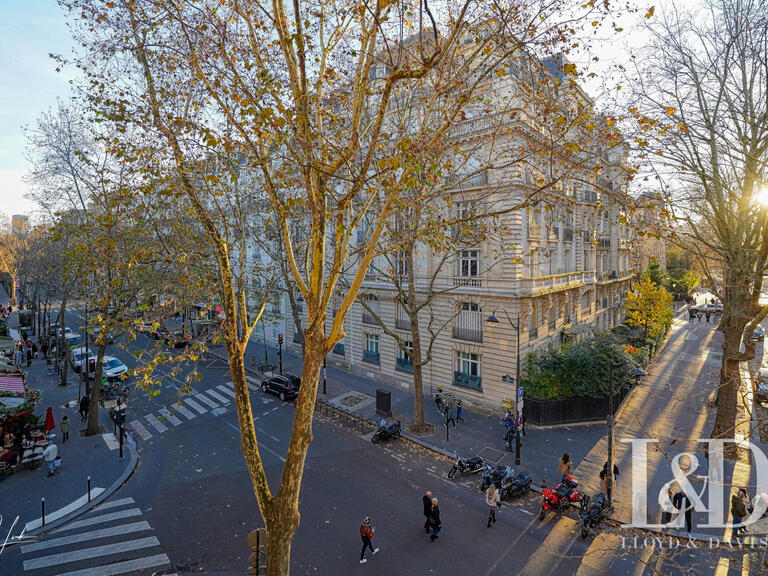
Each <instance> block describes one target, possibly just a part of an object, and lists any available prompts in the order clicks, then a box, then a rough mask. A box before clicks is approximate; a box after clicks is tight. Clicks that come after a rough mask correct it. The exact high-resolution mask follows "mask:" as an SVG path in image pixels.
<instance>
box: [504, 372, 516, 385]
mask: <svg viewBox="0 0 768 576" xmlns="http://www.w3.org/2000/svg"><path fill="white" fill-rule="evenodd" d="M501 381H502V382H510V383H514V381H515V379H514V378H513V377H512V376H510V375H509V374H504V376H502V377H501Z"/></svg>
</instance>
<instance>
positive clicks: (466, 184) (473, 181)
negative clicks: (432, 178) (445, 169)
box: [444, 170, 488, 188]
mask: <svg viewBox="0 0 768 576" xmlns="http://www.w3.org/2000/svg"><path fill="white" fill-rule="evenodd" d="M444 182H445V185H446V186H447V187H449V188H471V187H476V186H483V185H485V184H488V170H478V171H476V172H469V173H464V174H450V175H449V176H447V177H446V178H445V179H444Z"/></svg>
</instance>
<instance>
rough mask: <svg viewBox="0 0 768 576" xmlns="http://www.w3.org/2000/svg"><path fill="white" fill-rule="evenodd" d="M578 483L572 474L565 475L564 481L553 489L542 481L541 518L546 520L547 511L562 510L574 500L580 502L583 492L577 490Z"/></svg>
mask: <svg viewBox="0 0 768 576" xmlns="http://www.w3.org/2000/svg"><path fill="white" fill-rule="evenodd" d="M577 486H578V483H577V482H576V480H574V479H573V478H571V477H570V476H563V480H562V482H560V483H558V484H557V485H556V486H555V489H554V490H552V489H550V488H547V487H546V485H545V483H544V482H542V487H541V494H542V496H543V498H542V500H541V510H540V511H539V520H544V517H545V516H546V515H547V512H549V511H550V510H553V511H554V512H562V511H563V510H565V509H566V508H568V506H570V505H571V503H572V502H579V501H580V500H581V494H579V493H578V492H577V491H576V487H577Z"/></svg>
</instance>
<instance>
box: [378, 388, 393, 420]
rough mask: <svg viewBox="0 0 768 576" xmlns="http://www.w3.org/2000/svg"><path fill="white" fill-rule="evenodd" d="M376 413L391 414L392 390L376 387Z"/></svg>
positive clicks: (381, 414) (380, 414)
mask: <svg viewBox="0 0 768 576" xmlns="http://www.w3.org/2000/svg"><path fill="white" fill-rule="evenodd" d="M376 414H378V415H379V416H387V417H389V416H392V392H390V391H388V390H382V389H381V388H377V389H376Z"/></svg>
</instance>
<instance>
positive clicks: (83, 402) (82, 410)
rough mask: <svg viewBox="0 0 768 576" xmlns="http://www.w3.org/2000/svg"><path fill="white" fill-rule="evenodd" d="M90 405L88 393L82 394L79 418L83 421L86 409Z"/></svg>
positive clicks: (86, 414) (85, 416)
mask: <svg viewBox="0 0 768 576" xmlns="http://www.w3.org/2000/svg"><path fill="white" fill-rule="evenodd" d="M90 407H91V398H90V396H88V394H85V395H83V397H82V398H80V420H81V421H83V422H85V419H86V418H88V409H89V408H90Z"/></svg>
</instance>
